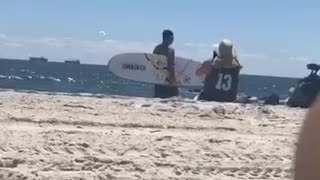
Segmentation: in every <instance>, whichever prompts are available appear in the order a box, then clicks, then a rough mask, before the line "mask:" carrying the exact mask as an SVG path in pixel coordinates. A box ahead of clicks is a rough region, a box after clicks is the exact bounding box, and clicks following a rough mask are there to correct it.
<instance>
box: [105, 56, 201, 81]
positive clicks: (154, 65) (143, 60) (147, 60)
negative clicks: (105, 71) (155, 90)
mask: <svg viewBox="0 0 320 180" xmlns="http://www.w3.org/2000/svg"><path fill="white" fill-rule="evenodd" d="M108 67H109V70H110V71H111V72H112V73H114V74H115V75H116V76H119V77H121V78H124V79H129V80H133V81H139V82H145V83H151V84H163V85H167V84H169V82H168V70H167V58H166V57H165V56H162V55H157V54H149V53H124V54H118V55H115V56H113V57H112V58H111V59H110V60H109V63H108ZM200 67H201V63H200V62H197V61H193V60H190V59H185V58H181V57H175V76H176V81H177V84H176V85H177V86H202V85H203V80H204V75H197V73H196V72H197V70H198V69H199V68H200Z"/></svg>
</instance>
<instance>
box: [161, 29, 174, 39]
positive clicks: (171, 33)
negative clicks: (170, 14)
mask: <svg viewBox="0 0 320 180" xmlns="http://www.w3.org/2000/svg"><path fill="white" fill-rule="evenodd" d="M169 36H173V32H172V31H171V30H168V29H166V30H164V31H163V32H162V38H163V39H165V38H167V37H169Z"/></svg>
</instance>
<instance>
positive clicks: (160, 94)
mask: <svg viewBox="0 0 320 180" xmlns="http://www.w3.org/2000/svg"><path fill="white" fill-rule="evenodd" d="M173 41H174V35H173V32H172V31H171V30H164V31H163V32H162V43H161V44H159V45H157V46H156V47H155V48H154V50H153V54H159V55H164V56H166V57H167V61H168V63H167V64H168V67H167V69H168V72H169V76H168V82H169V85H159V84H156V85H155V86H154V97H156V98H170V97H173V96H177V95H178V94H179V90H178V87H177V86H176V85H175V84H176V78H175V70H174V58H175V51H174V49H173V48H171V47H170V46H171V44H172V43H173Z"/></svg>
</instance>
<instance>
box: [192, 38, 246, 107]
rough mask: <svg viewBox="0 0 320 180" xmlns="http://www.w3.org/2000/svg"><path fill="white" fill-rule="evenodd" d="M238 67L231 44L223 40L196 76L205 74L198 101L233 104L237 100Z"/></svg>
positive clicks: (239, 66)
mask: <svg viewBox="0 0 320 180" xmlns="http://www.w3.org/2000/svg"><path fill="white" fill-rule="evenodd" d="M241 68H242V66H241V65H240V63H239V61H238V59H237V57H236V55H235V51H234V46H233V43H232V42H231V41H230V40H227V39H224V40H222V41H221V42H220V44H219V46H218V49H216V50H214V53H213V58H212V60H209V61H206V62H204V63H203V65H202V66H201V68H199V69H198V70H197V72H196V73H197V75H203V74H205V75H206V77H205V80H204V87H203V91H202V92H201V93H200V94H199V96H198V98H197V99H198V100H205V101H219V102H233V101H235V100H236V98H237V93H238V84H239V76H240V69H241Z"/></svg>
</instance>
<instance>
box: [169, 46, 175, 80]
mask: <svg viewBox="0 0 320 180" xmlns="http://www.w3.org/2000/svg"><path fill="white" fill-rule="evenodd" d="M174 58H175V52H174V50H172V52H171V53H170V55H169V57H168V71H169V82H170V84H171V85H173V84H174V83H176V78H175V69H174Z"/></svg>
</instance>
